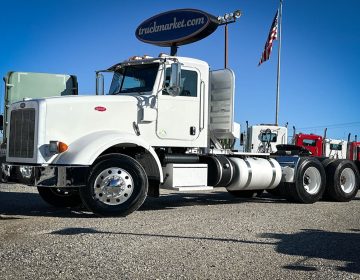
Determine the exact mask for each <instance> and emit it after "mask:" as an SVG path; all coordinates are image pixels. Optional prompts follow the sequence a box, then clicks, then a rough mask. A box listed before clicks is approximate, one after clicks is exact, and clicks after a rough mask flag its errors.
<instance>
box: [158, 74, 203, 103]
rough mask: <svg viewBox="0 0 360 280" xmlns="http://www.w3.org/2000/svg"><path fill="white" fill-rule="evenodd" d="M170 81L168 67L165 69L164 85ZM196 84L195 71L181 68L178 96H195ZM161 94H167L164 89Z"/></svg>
mask: <svg viewBox="0 0 360 280" xmlns="http://www.w3.org/2000/svg"><path fill="white" fill-rule="evenodd" d="M169 83H170V68H166V71H165V83H164V86H165V87H167V86H169ZM197 84H198V74H197V72H196V71H191V70H184V69H182V70H181V84H180V86H181V92H180V96H191V97H196V96H197ZM163 95H168V93H167V92H166V91H163Z"/></svg>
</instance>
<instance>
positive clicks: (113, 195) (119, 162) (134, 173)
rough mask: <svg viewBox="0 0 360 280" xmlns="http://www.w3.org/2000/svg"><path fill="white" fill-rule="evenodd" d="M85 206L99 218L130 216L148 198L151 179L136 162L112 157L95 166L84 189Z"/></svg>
mask: <svg viewBox="0 0 360 280" xmlns="http://www.w3.org/2000/svg"><path fill="white" fill-rule="evenodd" d="M79 191H80V197H81V199H82V201H83V203H84V205H85V206H86V207H87V208H88V209H89V210H90V211H92V212H93V213H94V214H96V215H98V216H104V217H109V216H126V215H128V214H130V213H132V212H133V211H135V210H137V209H138V208H139V207H140V206H141V205H142V203H143V202H144V200H145V198H146V194H147V191H148V179H147V176H146V173H145V171H144V169H143V167H142V166H141V165H140V164H139V163H138V162H137V161H136V160H134V159H133V158H131V157H129V156H126V155H122V154H108V155H105V156H102V157H100V158H99V159H98V160H97V161H96V162H95V164H94V166H93V168H92V170H91V172H90V176H89V180H88V183H87V185H86V187H83V188H80V190H79Z"/></svg>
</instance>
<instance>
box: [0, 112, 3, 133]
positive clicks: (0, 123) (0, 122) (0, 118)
mask: <svg viewBox="0 0 360 280" xmlns="http://www.w3.org/2000/svg"><path fill="white" fill-rule="evenodd" d="M0 130H4V116H3V115H0Z"/></svg>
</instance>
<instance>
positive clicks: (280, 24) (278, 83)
mask: <svg viewBox="0 0 360 280" xmlns="http://www.w3.org/2000/svg"><path fill="white" fill-rule="evenodd" d="M281 27H282V0H280V7H279V23H278V31H279V36H278V37H279V48H278V65H277V82H276V112H275V125H278V124H279V98H280V58H281Z"/></svg>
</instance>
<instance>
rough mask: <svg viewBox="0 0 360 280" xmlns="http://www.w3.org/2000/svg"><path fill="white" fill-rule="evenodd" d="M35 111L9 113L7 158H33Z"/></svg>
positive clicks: (22, 110) (25, 110) (23, 110)
mask: <svg viewBox="0 0 360 280" xmlns="http://www.w3.org/2000/svg"><path fill="white" fill-rule="evenodd" d="M34 136H35V109H31V108H30V109H20V110H14V111H12V112H11V117H10V135H9V140H8V147H9V157H21V158H32V157H33V156H34Z"/></svg>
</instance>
